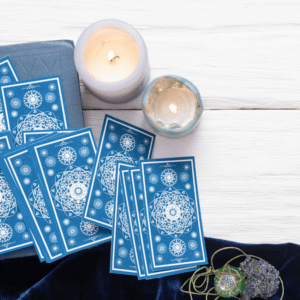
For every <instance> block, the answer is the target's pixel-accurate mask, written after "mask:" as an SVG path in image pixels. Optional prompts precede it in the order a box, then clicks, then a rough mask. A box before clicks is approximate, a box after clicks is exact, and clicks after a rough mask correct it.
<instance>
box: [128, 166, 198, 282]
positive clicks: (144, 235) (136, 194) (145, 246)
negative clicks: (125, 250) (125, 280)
mask: <svg viewBox="0 0 300 300" xmlns="http://www.w3.org/2000/svg"><path fill="white" fill-rule="evenodd" d="M141 178H142V176H141V172H140V169H131V170H130V181H131V185H132V196H133V203H134V205H133V206H131V205H129V207H132V215H133V217H134V219H135V221H136V223H137V229H138V234H135V235H132V236H133V239H132V240H135V243H134V247H136V248H137V249H136V253H137V254H136V255H137V257H138V261H139V263H140V268H141V270H143V271H144V272H145V276H146V279H153V278H159V277H165V276H170V275H174V274H181V273H186V272H191V271H195V270H197V269H198V267H197V266H194V267H185V268H181V269H173V270H165V271H153V265H152V261H151V257H150V252H149V239H148V230H147V222H146V215H145V209H144V195H143V185H142V179H141ZM160 241H161V240H159V238H158V239H157V243H160Z"/></svg>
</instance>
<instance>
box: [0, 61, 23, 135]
mask: <svg viewBox="0 0 300 300" xmlns="http://www.w3.org/2000/svg"><path fill="white" fill-rule="evenodd" d="M17 81H19V77H18V74H17V72H16V70H15V68H14V66H13V64H12V62H11V60H10V58H9V57H8V56H6V57H3V58H2V59H0V85H3V84H9V83H14V82H17ZM8 97H10V98H13V97H14V93H13V92H9V93H8ZM0 98H1V96H0ZM3 130H6V126H5V119H4V115H3V108H2V103H0V131H3Z"/></svg>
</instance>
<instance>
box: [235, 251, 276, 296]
mask: <svg viewBox="0 0 300 300" xmlns="http://www.w3.org/2000/svg"><path fill="white" fill-rule="evenodd" d="M239 269H240V270H241V271H242V272H243V273H244V274H245V276H246V285H245V288H244V291H243V293H242V298H241V300H250V299H251V298H256V297H261V298H264V299H267V298H269V297H271V296H273V295H274V294H276V292H277V290H278V288H279V284H280V281H279V271H277V270H276V269H275V268H274V267H273V266H272V265H270V264H269V263H267V262H266V261H265V260H263V259H261V260H257V259H254V258H251V257H250V256H247V258H246V260H245V261H243V262H242V263H241V264H240V267H239Z"/></svg>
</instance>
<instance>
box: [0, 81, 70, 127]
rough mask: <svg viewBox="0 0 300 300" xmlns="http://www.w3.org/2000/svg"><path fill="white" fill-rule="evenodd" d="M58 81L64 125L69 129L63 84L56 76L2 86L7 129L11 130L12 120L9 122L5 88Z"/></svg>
mask: <svg viewBox="0 0 300 300" xmlns="http://www.w3.org/2000/svg"><path fill="white" fill-rule="evenodd" d="M55 80H56V81H57V86H58V90H59V96H60V104H61V110H62V113H63V117H64V126H65V128H66V129H67V127H68V120H67V118H66V112H65V104H64V102H63V99H64V98H63V95H62V92H61V86H60V80H59V77H56V78H55V77H54V78H48V79H43V80H33V81H26V82H24V83H22V82H21V83H20V82H17V83H15V84H10V85H5V86H2V87H1V91H2V99H3V105H4V107H5V110H4V112H5V116H6V120H7V122H6V123H7V124H6V126H7V130H10V131H11V128H10V122H9V117H8V112H7V106H6V98H5V93H4V90H5V89H7V88H11V87H14V86H22V85H30V84H33V83H39V82H46V81H55Z"/></svg>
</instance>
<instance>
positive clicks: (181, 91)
mask: <svg viewBox="0 0 300 300" xmlns="http://www.w3.org/2000/svg"><path fill="white" fill-rule="evenodd" d="M142 108H143V113H144V115H145V118H146V120H147V121H148V123H149V125H150V126H151V127H152V128H153V129H154V130H155V131H156V132H158V133H159V134H162V135H164V136H167V137H172V138H179V137H182V136H185V135H187V134H189V133H190V132H191V131H192V130H193V129H194V128H195V127H196V126H197V124H198V123H199V120H200V117H201V115H202V112H203V104H202V99H201V96H200V93H199V90H198V89H197V87H196V86H195V85H194V84H193V83H191V82H190V81H189V80H187V79H185V78H182V77H179V76H175V75H165V76H161V77H158V78H156V79H155V80H153V81H152V82H151V83H150V85H149V86H148V87H147V89H146V91H145V92H144V95H143V100H142Z"/></svg>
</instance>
